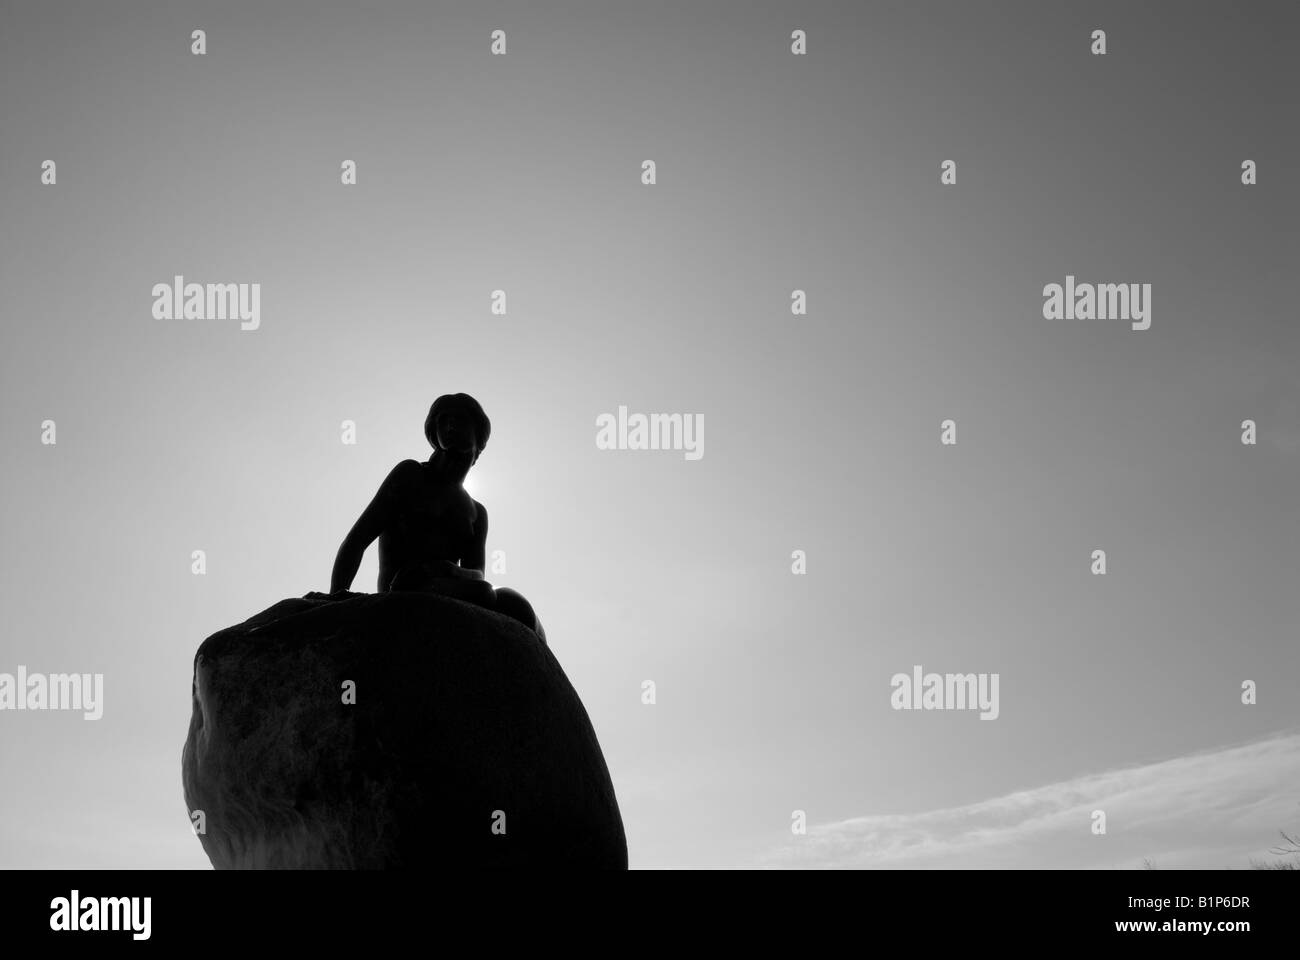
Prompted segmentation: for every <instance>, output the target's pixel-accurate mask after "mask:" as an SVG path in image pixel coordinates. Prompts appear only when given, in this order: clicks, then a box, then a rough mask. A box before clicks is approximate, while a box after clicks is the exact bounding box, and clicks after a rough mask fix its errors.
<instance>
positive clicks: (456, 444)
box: [433, 407, 478, 461]
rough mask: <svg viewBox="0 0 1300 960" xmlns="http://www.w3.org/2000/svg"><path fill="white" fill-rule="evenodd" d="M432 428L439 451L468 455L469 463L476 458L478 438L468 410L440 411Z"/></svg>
mask: <svg viewBox="0 0 1300 960" xmlns="http://www.w3.org/2000/svg"><path fill="white" fill-rule="evenodd" d="M433 427H434V432H435V435H436V436H437V438H438V446H439V447H440V448H441V449H443V450H446V451H448V452H450V453H466V454H469V456H470V460H471V461H473V460H475V459H477V458H478V436H477V434H476V432H475V428H474V418H473V417H472V416H470V414H469V411H468V410H463V409H459V408H457V407H448V408H447V409H445V410H440V411H439V412H438V417H437V419H436V420H434V422H433Z"/></svg>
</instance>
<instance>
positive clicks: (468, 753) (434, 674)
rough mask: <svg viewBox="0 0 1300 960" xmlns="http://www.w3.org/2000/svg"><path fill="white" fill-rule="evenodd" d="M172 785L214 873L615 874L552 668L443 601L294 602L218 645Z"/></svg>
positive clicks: (205, 670) (617, 851) (509, 623)
mask: <svg viewBox="0 0 1300 960" xmlns="http://www.w3.org/2000/svg"><path fill="white" fill-rule="evenodd" d="M349 682H350V683H351V684H353V685H355V686H354V687H353V689H354V690H355V697H354V699H355V702H354V703H347V702H345V700H346V699H348V697H347V690H348V688H349ZM181 775H182V781H183V785H184V793H185V802H186V804H187V807H188V809H189V810H190V811H191V819H192V820H195V819H196V818H194V817H193V812H194V811H196V810H202V811H203V816H202V818H201V819H200V820H198V821H197V823H196V829H198V828H200V827H201V830H200V833H199V839H200V841H201V842H202V844H203V848H204V850H205V851H206V852H207V854H208V858H209V859H210V860H211V861H212V865H213V866H214V867H216V868H217V869H239V868H334V869H382V868H406V869H410V868H422V869H428V868H439V867H467V866H468V867H475V866H485V867H516V866H518V867H546V868H548V869H553V868H556V867H561V868H563V867H578V868H582V867H591V868H617V869H624V868H626V867H627V840H626V838H625V835H624V832H623V822H622V818H621V817H620V815H619V810H618V802H617V800H616V799H615V796H614V786H613V782H612V781H611V780H610V776H609V770H608V769H607V767H606V766H605V759H604V756H603V755H602V754H601V750H600V744H599V743H598V742H597V740H596V734H595V731H594V730H593V729H592V726H591V722H590V720H589V719H588V717H587V712H586V710H585V708H584V707H583V705H582V701H581V700H579V698H578V695H577V693H576V692H575V691H574V689H573V687H572V686H571V685H570V683H569V681H568V678H566V677H565V675H564V671H563V670H562V669H561V668H560V664H559V662H558V661H557V660H556V659H555V656H554V655H553V654H552V653H551V651H550V650H549V649H547V647H546V646H545V645H544V644H543V643H541V642H540V641H539V640H538V638H537V636H536V635H535V634H533V633H532V632H531V631H530V630H528V629H526V628H525V627H523V626H522V625H521V624H519V623H518V622H517V621H515V620H512V619H510V618H509V617H506V616H504V615H501V614H498V613H496V612H494V611H491V610H484V609H482V608H480V607H476V606H473V605H471V604H468V603H465V602H462V601H459V600H453V599H450V598H448V597H441V596H434V595H427V594H421V593H414V592H412V593H404V592H398V593H385V594H366V593H340V594H336V595H332V596H330V595H326V594H320V593H309V594H307V595H306V596H305V597H302V598H293V599H288V600H283V601H281V602H280V603H277V604H275V605H274V606H272V607H270V608H269V609H267V610H265V611H263V612H262V613H260V614H257V615H256V616H254V617H251V618H249V619H248V620H246V621H245V622H244V623H242V624H239V625H238V626H234V627H230V628H229V629H226V630H222V631H220V632H218V633H215V634H213V635H212V636H211V637H209V638H208V639H207V640H205V641H204V642H203V644H202V645H201V646H200V647H199V649H198V652H197V654H196V655H195V658H194V683H193V716H192V717H191V720H190V729H189V736H188V737H187V739H186V741H185V747H184V750H183V752H182V756H181ZM503 830H504V832H502V831H503Z"/></svg>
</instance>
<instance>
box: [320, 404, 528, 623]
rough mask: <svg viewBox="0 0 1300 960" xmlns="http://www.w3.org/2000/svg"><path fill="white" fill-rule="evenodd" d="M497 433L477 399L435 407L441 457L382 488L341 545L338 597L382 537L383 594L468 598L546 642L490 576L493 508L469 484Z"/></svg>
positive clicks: (432, 415)
mask: <svg viewBox="0 0 1300 960" xmlns="http://www.w3.org/2000/svg"><path fill="white" fill-rule="evenodd" d="M491 431H492V424H491V423H490V422H489V421H488V418H487V414H485V413H484V412H483V408H482V407H481V406H479V404H478V401H477V400H475V399H474V398H473V397H471V396H469V394H465V393H453V394H446V395H445V396H441V397H439V398H438V399H437V400H435V401H434V402H433V406H432V407H430V408H429V416H428V418H427V419H426V420H425V421H424V435H425V437H427V438H428V440H429V443H430V445H431V446H432V447H433V456H431V457H429V459H428V460H427V461H425V462H421V461H419V460H403V461H402V462H401V463H399V464H398V465H397V466H395V467H393V469H392V470H391V471H390V472H389V474H388V476H387V477H386V478H385V479H384V482H383V483H382V484H380V487H379V492H378V493H376V494H375V497H374V499H373V500H371V501H370V505H369V506H368V507H366V509H365V510H364V511H363V512H362V514H361V516H360V517H359V518H358V519H357V522H356V523H355V524H353V526H352V529H351V530H350V531H348V535H347V536H346V537H345V538H344V539H343V544H342V546H340V547H339V552H338V556H337V557H335V559H334V572H333V574H332V575H331V577H330V593H331V594H335V593H340V592H345V591H348V590H350V589H351V587H352V579H353V578H354V577H355V576H356V575H357V568H358V567H359V566H360V565H361V557H362V556H363V555H364V554H365V552H366V548H367V547H368V546H370V544H371V543H372V542H373V541H374V540H375V538H378V539H379V589H378V592H379V593H387V592H391V591H398V590H424V591H429V592H432V593H438V594H442V595H444V596H448V597H453V598H455V599H457V600H465V601H467V602H469V603H474V604H478V605H479V606H481V607H487V608H489V609H492V610H496V611H498V612H500V613H504V614H506V615H507V616H510V617H513V618H515V619H516V620H518V621H519V622H520V623H522V624H524V625H525V626H527V627H528V628H529V629H531V630H533V631H535V632H536V633H537V636H538V637H540V638H541V640H542V642H543V643H545V642H546V634H545V632H544V631H543V630H542V625H541V623H540V621H538V619H537V615H536V614H535V613H534V612H533V608H532V605H531V604H529V602H528V601H527V600H525V599H524V597H523V596H522V595H521V594H519V593H517V592H516V591H514V590H511V589H509V588H508V587H500V588H494V587H493V586H492V584H490V583H488V582H487V580H485V579H484V578H483V570H484V557H485V553H486V544H487V529H488V515H487V509H486V508H484V506H483V504H481V503H479V502H478V501H477V500H474V499H473V498H472V497H470V495H469V494H468V493H466V492H465V488H464V486H462V484H463V483H464V481H465V475H466V474H467V473H469V468H470V467H472V466H473V465H474V463H475V461H477V460H478V458H479V454H480V453H482V452H483V448H484V447H486V446H487V441H488V435H489V434H490V433H491Z"/></svg>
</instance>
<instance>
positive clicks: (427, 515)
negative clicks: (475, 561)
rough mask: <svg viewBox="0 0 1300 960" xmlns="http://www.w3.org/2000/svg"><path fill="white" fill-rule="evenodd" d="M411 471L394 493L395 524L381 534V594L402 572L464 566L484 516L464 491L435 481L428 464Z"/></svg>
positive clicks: (391, 509) (392, 515)
mask: <svg viewBox="0 0 1300 960" xmlns="http://www.w3.org/2000/svg"><path fill="white" fill-rule="evenodd" d="M412 462H413V463H416V466H415V467H412V468H410V469H408V470H407V471H406V472H405V473H404V474H403V475H402V480H401V482H400V483H398V484H397V485H396V487H395V489H394V490H393V497H392V500H391V502H390V504H389V517H390V520H389V525H388V527H386V528H385V529H384V531H383V532H382V533H381V534H380V535H379V583H380V587H379V589H380V590H381V591H382V590H385V589H387V585H388V583H389V582H391V580H392V577H393V575H394V574H395V573H396V572H397V571H398V570H400V569H401V568H402V567H405V566H408V565H413V564H419V563H424V562H430V561H440V560H441V561H445V562H447V563H453V564H458V563H460V560H461V558H462V557H464V556H465V555H466V554H468V553H469V552H470V549H471V548H472V547H473V545H474V524H475V521H476V520H477V519H478V511H477V509H476V507H475V505H474V501H473V499H472V498H471V497H470V495H469V494H468V493H466V492H465V490H464V488H462V487H459V486H449V485H447V484H441V483H438V482H436V481H435V479H434V477H433V473H432V471H431V470H430V468H429V465H428V463H426V462H417V461H412Z"/></svg>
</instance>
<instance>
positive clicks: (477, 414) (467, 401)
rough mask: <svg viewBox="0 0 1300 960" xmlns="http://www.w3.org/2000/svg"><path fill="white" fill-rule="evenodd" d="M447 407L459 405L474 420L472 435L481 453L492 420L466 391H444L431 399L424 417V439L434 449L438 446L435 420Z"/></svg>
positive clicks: (490, 429)
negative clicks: (433, 399) (426, 414)
mask: <svg viewBox="0 0 1300 960" xmlns="http://www.w3.org/2000/svg"><path fill="white" fill-rule="evenodd" d="M448 407H460V408H462V409H464V410H465V411H467V412H468V413H469V415H470V416H471V417H472V418H473V420H474V437H475V439H476V440H478V452H479V453H482V452H483V449H484V448H485V447H486V446H487V442H488V436H489V435H490V434H491V433H492V421H491V420H489V419H488V416H487V414H486V413H484V412H483V408H482V407H481V406H479V402H478V401H477V400H475V399H474V398H473V397H471V396H470V395H469V394H468V393H444V394H443V395H442V396H441V397H439V398H438V399H437V400H435V401H433V406H431V407H429V415H428V416H427V417H425V418H424V439H426V440H428V441H429V446H431V447H434V448H435V449H436V448H437V446H438V437H437V422H438V414H440V413H442V412H443V411H445V410H446V409H447V408H448Z"/></svg>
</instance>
